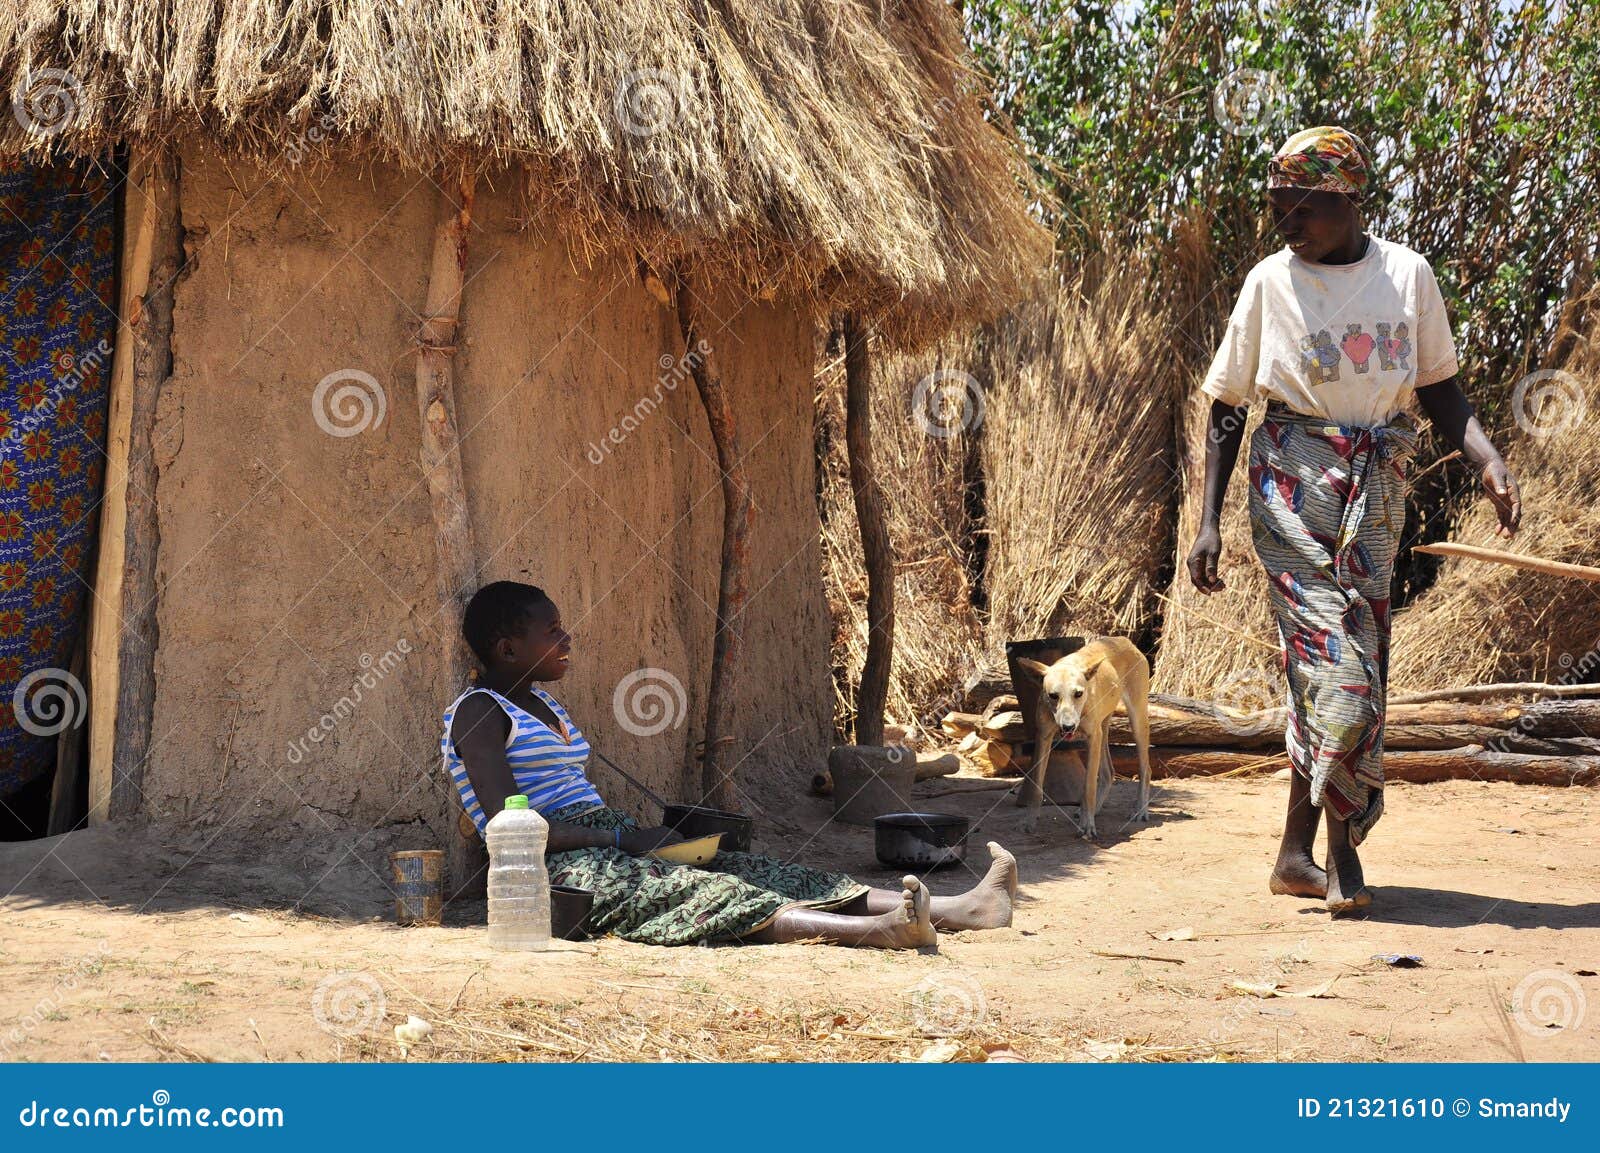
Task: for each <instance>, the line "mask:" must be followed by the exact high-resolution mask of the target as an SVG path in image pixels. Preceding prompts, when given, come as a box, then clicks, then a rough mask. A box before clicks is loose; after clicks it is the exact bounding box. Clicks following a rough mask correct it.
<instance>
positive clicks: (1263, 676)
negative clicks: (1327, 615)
mask: <svg viewBox="0 0 1600 1153" xmlns="http://www.w3.org/2000/svg"><path fill="white" fill-rule="evenodd" d="M1264 409H1265V406H1264V405H1260V404H1258V405H1256V406H1255V408H1254V410H1253V411H1252V413H1251V416H1250V421H1249V423H1248V425H1247V426H1246V428H1245V434H1244V442H1243V443H1242V444H1241V445H1240V448H1239V458H1240V459H1239V462H1238V463H1237V464H1236V465H1235V466H1234V472H1233V478H1232V480H1231V481H1230V482H1229V484H1228V492H1227V496H1226V498H1225V499H1224V502H1223V510H1222V560H1221V563H1220V565H1219V569H1220V575H1221V576H1222V579H1223V581H1224V582H1225V584H1226V585H1227V587H1226V588H1224V589H1223V590H1222V591H1221V592H1215V593H1212V594H1210V595H1209V596H1207V595H1206V594H1204V593H1202V592H1200V591H1199V590H1198V589H1196V588H1195V587H1194V585H1193V584H1192V583H1191V582H1190V580H1189V574H1188V573H1187V572H1186V571H1185V570H1184V568H1183V559H1184V557H1185V556H1187V555H1188V552H1189V549H1190V547H1192V546H1193V544H1194V538H1195V535H1196V533H1198V532H1199V528H1200V509H1201V503H1202V500H1203V497H1204V484H1203V480H1204V477H1205V457H1204V455H1203V453H1197V452H1196V451H1195V449H1194V446H1197V445H1198V446H1203V445H1204V444H1205V441H1206V437H1207V435H1208V430H1209V422H1210V411H1211V398H1210V397H1208V396H1206V395H1205V394H1204V393H1202V392H1200V391H1199V390H1198V389H1196V390H1195V391H1194V393H1193V394H1192V396H1191V398H1190V400H1189V402H1188V404H1187V406H1186V408H1185V412H1184V417H1185V419H1184V421H1183V426H1184V431H1183V445H1184V446H1185V450H1186V457H1187V459H1186V461H1185V465H1184V469H1185V474H1186V476H1187V482H1186V483H1185V485H1184V495H1183V502H1182V506H1181V509H1180V511H1179V515H1178V538H1177V541H1176V542H1175V543H1176V550H1177V554H1176V559H1177V568H1176V569H1175V571H1174V573H1173V577H1172V585H1171V588H1170V589H1169V590H1168V593H1167V595H1166V598H1165V599H1164V601H1163V609H1164V611H1165V616H1164V619H1163V621H1162V626H1161V644H1160V650H1159V652H1158V653H1157V655H1156V661H1155V670H1154V671H1155V678H1154V687H1155V688H1156V689H1157V690H1158V691H1160V692H1164V693H1172V694H1174V695H1177V696H1185V697H1193V698H1195V699H1197V700H1212V699H1214V698H1219V699H1221V700H1222V703H1226V704H1228V705H1230V706H1234V707H1239V708H1259V707H1263V706H1269V705H1275V704H1279V703H1281V691H1280V690H1281V689H1282V687H1283V675H1282V673H1281V672H1280V671H1279V660H1280V658H1279V649H1278V626H1277V624H1276V623H1275V622H1274V620H1273V617H1272V605H1271V602H1269V601H1268V599H1267V592H1266V589H1265V587H1264V586H1263V578H1262V577H1261V576H1260V567H1261V566H1260V564H1259V563H1258V562H1257V560H1256V554H1255V547H1254V546H1253V545H1252V544H1251V542H1250V511H1249V507H1248V503H1247V500H1246V488H1245V486H1246V485H1247V484H1248V478H1247V477H1246V475H1245V461H1244V458H1245V456H1246V454H1247V452H1248V450H1249V444H1250V437H1251V435H1252V434H1253V433H1254V432H1255V429H1256V426H1257V425H1259V424H1260V423H1261V417H1262V413H1263V411H1264Z"/></svg>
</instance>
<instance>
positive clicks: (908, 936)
mask: <svg viewBox="0 0 1600 1153" xmlns="http://www.w3.org/2000/svg"><path fill="white" fill-rule="evenodd" d="M932 904H933V901H932V898H931V897H930V896H929V894H928V887H927V886H926V885H924V884H923V883H922V882H921V881H919V880H917V878H916V877H913V876H912V875H911V874H910V873H907V874H906V875H905V876H903V877H901V878H900V908H898V909H891V910H890V911H889V912H887V913H882V914H879V916H877V917H876V918H875V920H876V921H877V922H878V925H877V934H879V935H881V936H882V938H883V940H882V942H881V944H882V945H883V946H884V947H885V948H890V949H917V948H921V947H923V946H925V945H936V944H938V943H939V934H938V931H937V930H935V929H934V927H933V914H932ZM873 943H874V944H878V943H880V942H877V941H874V942H873Z"/></svg>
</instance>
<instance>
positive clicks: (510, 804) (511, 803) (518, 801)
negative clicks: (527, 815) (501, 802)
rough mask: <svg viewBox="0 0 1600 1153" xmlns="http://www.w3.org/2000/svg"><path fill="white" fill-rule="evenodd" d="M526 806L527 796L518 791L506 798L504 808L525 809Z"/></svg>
mask: <svg viewBox="0 0 1600 1153" xmlns="http://www.w3.org/2000/svg"><path fill="white" fill-rule="evenodd" d="M527 807H528V798H527V797H525V796H523V795H522V794H521V793H518V794H517V795H516V796H514V797H507V798H506V808H508V809H526V808H527Z"/></svg>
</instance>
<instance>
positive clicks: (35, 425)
mask: <svg viewBox="0 0 1600 1153" xmlns="http://www.w3.org/2000/svg"><path fill="white" fill-rule="evenodd" d="M120 185H121V181H120V180H118V179H117V177H116V173H115V172H114V171H113V169H112V167H111V166H110V165H109V164H98V163H92V162H83V161H79V162H74V163H49V164H38V163H32V162H29V161H23V160H7V161H3V162H0V839H5V840H22V839H29V838H34V837H43V836H48V835H51V834H53V833H58V832H64V831H66V830H67V829H70V828H72V827H74V826H76V825H78V824H81V823H82V822H83V819H84V816H85V808H86V804H87V796H88V789H87V787H86V785H87V770H86V764H87V757H86V756H85V755H84V753H85V749H86V738H87V722H88V692H87V688H86V684H85V680H86V677H85V673H84V651H85V635H84V634H85V630H86V625H87V620H88V608H89V604H90V602H91V599H92V589H91V583H92V581H93V573H94V560H95V557H94V553H95V542H96V530H97V525H98V519H99V518H98V510H99V507H100V504H101V500H102V497H103V492H104V490H103V483H104V477H105V437H106V422H107V405H108V398H109V386H110V380H111V361H112V351H113V348H114V347H115V343H116V333H117V312H116V263H117V262H116V253H117V251H118V245H117V235H116V234H117V222H116V204H117V201H118V197H117V195H116V194H117V190H118V188H119V187H120Z"/></svg>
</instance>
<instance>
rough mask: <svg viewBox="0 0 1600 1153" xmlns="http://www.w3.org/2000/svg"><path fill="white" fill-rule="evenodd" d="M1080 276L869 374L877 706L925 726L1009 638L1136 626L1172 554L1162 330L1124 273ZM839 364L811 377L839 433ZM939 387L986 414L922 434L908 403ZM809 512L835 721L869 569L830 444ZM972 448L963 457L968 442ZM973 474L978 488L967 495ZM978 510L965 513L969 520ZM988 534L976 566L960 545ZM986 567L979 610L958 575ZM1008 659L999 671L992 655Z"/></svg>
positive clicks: (1112, 264)
mask: <svg viewBox="0 0 1600 1153" xmlns="http://www.w3.org/2000/svg"><path fill="white" fill-rule="evenodd" d="M1106 267H1107V268H1110V269H1113V271H1111V272H1109V273H1102V272H1100V271H1099V269H1098V268H1097V269H1078V270H1075V271H1073V272H1070V273H1066V274H1063V275H1061V276H1060V277H1059V278H1058V279H1057V282H1056V283H1055V285H1054V286H1053V288H1052V289H1050V290H1049V291H1048V292H1047V293H1045V294H1042V295H1041V296H1039V297H1037V298H1035V299H1033V300H1031V301H1030V302H1029V303H1027V304H1026V305H1024V306H1023V307H1021V308H1019V309H1018V310H1017V311H1016V312H1015V313H1012V314H1009V315H1008V316H1006V317H1005V318H1003V319H1002V320H1001V321H1000V322H999V323H997V324H996V325H994V326H992V327H991V328H988V329H986V330H984V331H983V332H982V333H979V334H975V335H974V336H973V337H972V338H971V339H969V340H966V341H946V342H944V343H943V344H941V345H940V346H939V347H938V348H936V349H934V350H933V351H932V352H930V353H926V354H921V355H916V356H906V357H899V358H886V359H884V360H883V361H882V362H881V363H880V364H879V366H878V369H877V372H876V374H875V377H874V380H873V404H874V422H875V423H874V429H873V435H874V442H875V443H874V451H875V452H876V453H877V454H878V471H879V475H880V478H881V479H882V481H883V483H884V486H885V492H886V502H887V505H888V510H889V516H890V537H891V541H892V543H893V546H894V549H895V552H896V560H897V565H896V568H897V572H898V574H899V580H898V582H897V585H896V595H897V601H896V609H897V613H898V619H897V620H896V624H895V657H894V668H893V675H892V678H891V684H890V707H889V712H890V714H891V715H892V716H893V717H894V718H895V719H896V720H899V721H902V722H904V721H906V720H912V719H918V720H921V721H923V722H925V723H926V722H937V720H938V717H939V715H941V714H942V713H943V712H944V711H945V710H947V709H949V708H952V707H954V706H955V703H956V701H957V700H958V699H959V696H960V691H961V689H962V686H963V682H964V681H965V680H966V678H967V677H968V676H969V675H970V674H971V673H972V672H973V671H974V670H975V669H977V668H979V667H980V666H981V667H989V666H994V665H997V664H1001V662H1002V661H1003V652H1004V643H1005V641H1007V640H1009V639H1017V638H1024V637H1033V636H1043V635H1050V634H1054V633H1058V632H1063V631H1070V630H1077V631H1085V632H1111V631H1117V632H1128V633H1134V634H1137V633H1139V632H1140V631H1141V630H1142V629H1143V628H1144V627H1145V626H1146V623H1147V621H1148V619H1149V614H1150V611H1151V608H1152V604H1151V597H1150V592H1151V590H1152V589H1153V588H1154V587H1155V585H1156V582H1157V580H1158V577H1159V574H1160V570H1161V567H1162V565H1163V564H1164V563H1165V562H1166V560H1167V558H1168V557H1169V556H1170V549H1171V542H1170V537H1169V530H1168V529H1167V528H1166V527H1165V526H1166V525H1167V524H1168V523H1169V522H1170V508H1171V499H1172V494H1173V492H1174V489H1175V482H1174V473H1173V467H1172V463H1171V456H1172V449H1171V445H1172V437H1171V421H1172V415H1171V402H1170V396H1171V390H1172V388H1173V386H1174V384H1175V376H1174V374H1172V373H1171V372H1170V370H1169V369H1168V367H1167V364H1166V358H1165V354H1164V349H1165V346H1166V340H1167V337H1166V330H1165V326H1164V324H1163V322H1162V319H1161V317H1160V316H1158V315H1157V314H1154V313H1152V312H1150V311H1149V310H1148V307H1147V306H1146V305H1145V303H1144V302H1143V300H1142V298H1141V294H1140V293H1139V291H1138V285H1139V279H1138V273H1137V271H1135V270H1133V269H1131V268H1130V267H1128V265H1126V264H1124V263H1121V262H1117V261H1111V260H1108V261H1106ZM839 378H840V372H839V370H838V368H837V367H836V366H830V367H829V368H828V369H827V370H826V371H825V372H824V373H823V374H822V376H821V377H820V379H819V385H820V391H819V398H820V402H821V404H822V412H821V416H822V427H823V428H824V429H833V430H838V429H842V422H843V415H842V409H843V403H842V400H841V395H842V392H843V385H842V382H841V380H840V379H839ZM941 380H942V381H943V384H944V387H946V388H948V389H950V390H951V391H952V392H954V393H955V394H956V396H957V397H958V398H959V397H961V396H962V394H963V392H965V393H966V396H965V399H967V400H968V401H969V402H971V403H972V407H971V408H970V409H969V410H968V411H969V412H972V413H973V414H976V412H977V408H976V401H975V400H973V398H974V397H975V396H977V394H979V393H980V392H981V396H982V402H983V410H982V411H983V417H982V420H981V422H979V423H978V424H977V426H976V428H974V429H973V430H972V432H971V435H968V434H966V433H965V432H964V431H963V430H962V428H961V425H960V424H959V423H955V424H953V425H952V426H950V427H948V428H941V429H940V431H941V432H949V433H952V435H946V436H935V435H929V434H928V432H927V431H926V424H927V422H926V421H924V422H922V423H919V422H918V420H917V419H915V416H914V413H913V406H914V399H915V397H916V395H917V394H918V393H919V391H920V392H923V393H927V392H929V391H930V387H931V386H932V382H935V381H941ZM830 440H831V441H832V442H833V443H832V444H831V445H830V446H829V454H828V456H827V457H826V458H825V467H824V474H823V475H824V488H823V504H824V509H825V515H826V519H825V524H826V530H825V539H826V544H827V550H826V552H827V565H828V567H827V586H828V589H829V593H830V600H831V602H832V605H833V608H834V614H835V615H834V619H835V621H836V622H838V632H837V637H836V644H835V648H834V653H835V664H836V666H837V671H838V673H839V675H838V676H837V677H836V683H838V684H839V686H840V693H841V696H840V702H841V708H840V718H841V720H847V719H848V710H849V702H850V700H851V699H853V694H854V688H855V683H856V678H857V677H858V676H859V673H860V669H861V664H862V661H863V660H864V658H865V650H866V619H865V597H866V580H865V576H864V574H863V571H862V568H861V559H860V544H859V541H858V540H857V539H856V536H855V533H856V524H855V515H854V510H853V508H852V507H851V505H850V489H849V485H848V480H847V477H846V474H845V471H844V456H843V449H842V445H841V444H840V443H839V442H841V441H842V434H840V433H838V432H835V433H834V435H833V436H832V437H831V438H830ZM974 450H976V451H974ZM974 470H978V471H981V480H982V487H983V497H982V500H981V503H980V504H979V506H978V507H977V508H976V510H975V509H974V507H973V504H972V502H971V500H970V499H969V498H970V497H971V495H972V487H971V486H972V482H973V479H974ZM975 514H976V516H977V517H978V518H980V519H979V520H974V515H975ZM979 537H986V538H987V540H988V543H989V548H988V552H987V557H986V558H985V559H984V560H983V561H982V563H981V566H979V565H975V564H974V563H973V562H972V558H971V557H970V556H969V553H970V552H971V551H972V547H971V546H972V542H973V540H975V539H977V538H979ZM975 567H981V568H982V570H983V579H984V583H985V585H986V587H987V588H988V589H989V590H990V591H989V603H988V605H987V610H986V612H985V613H982V614H980V613H979V612H978V611H977V610H976V609H975V608H974V607H973V602H974V597H973V592H972V587H971V576H970V572H971V570H972V569H973V568H975ZM1002 667H1003V665H1002Z"/></svg>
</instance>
